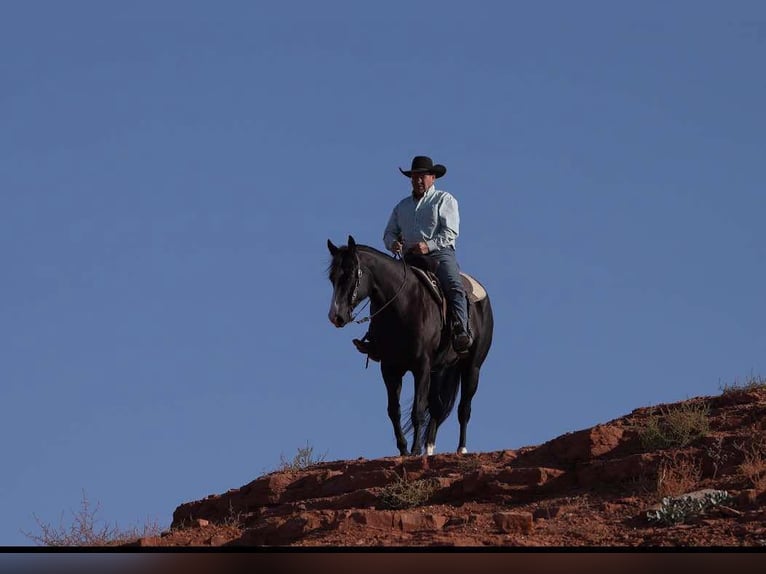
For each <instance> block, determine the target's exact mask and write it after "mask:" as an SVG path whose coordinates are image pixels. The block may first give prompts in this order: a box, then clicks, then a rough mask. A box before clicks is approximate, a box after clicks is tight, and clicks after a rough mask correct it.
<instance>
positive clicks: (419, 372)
mask: <svg viewBox="0 0 766 574" xmlns="http://www.w3.org/2000/svg"><path fill="white" fill-rule="evenodd" d="M412 376H413V378H414V379H415V397H414V399H413V401H412V414H411V415H410V417H411V419H410V420H411V421H412V450H411V451H410V454H415V455H419V454H421V453H422V451H423V434H424V433H423V431H424V430H425V429H424V428H423V426H424V425H425V420H426V409H427V408H428V392H429V388H430V386H431V365H430V364H425V365H423V366H422V367H421V368H419V369H415V370H414V371H413V373H412Z"/></svg>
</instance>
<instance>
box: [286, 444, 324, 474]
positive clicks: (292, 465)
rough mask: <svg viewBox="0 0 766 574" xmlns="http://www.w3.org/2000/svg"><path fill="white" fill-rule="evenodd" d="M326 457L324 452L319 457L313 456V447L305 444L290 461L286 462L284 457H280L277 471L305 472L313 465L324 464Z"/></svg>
mask: <svg viewBox="0 0 766 574" xmlns="http://www.w3.org/2000/svg"><path fill="white" fill-rule="evenodd" d="M326 456H327V453H326V452H325V453H324V454H321V455H319V456H315V455H314V447H313V446H309V444H308V442H307V443H306V446H305V447H303V448H299V449H298V452H297V453H296V454H295V456H294V457H293V459H292V460H289V461H288V460H287V459H285V457H284V455H280V457H279V458H280V461H281V462H280V464H279V469H278V470H281V471H291V470H292V471H295V470H305V469H307V468H309V467H311V466H314V465H315V464H319V463H320V462H324V460H325V457H326Z"/></svg>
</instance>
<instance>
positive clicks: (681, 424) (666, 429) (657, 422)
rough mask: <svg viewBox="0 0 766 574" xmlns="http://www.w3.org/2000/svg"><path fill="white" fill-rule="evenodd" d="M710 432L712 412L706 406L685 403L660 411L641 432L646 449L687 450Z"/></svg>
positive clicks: (650, 417) (652, 416)
mask: <svg viewBox="0 0 766 574" xmlns="http://www.w3.org/2000/svg"><path fill="white" fill-rule="evenodd" d="M709 432H710V408H709V407H708V406H707V405H705V404H699V403H682V404H681V405H678V406H675V407H668V408H664V409H662V408H661V409H659V412H658V413H656V414H655V413H652V414H651V415H650V416H649V419H648V420H647V422H646V424H645V426H644V427H643V428H642V429H641V430H640V431H639V438H640V439H641V444H642V445H643V447H644V448H645V449H649V450H654V449H662V448H674V447H684V446H687V445H688V444H691V443H692V442H694V441H695V440H697V439H698V438H700V437H704V436H706V435H707V434H708V433H709Z"/></svg>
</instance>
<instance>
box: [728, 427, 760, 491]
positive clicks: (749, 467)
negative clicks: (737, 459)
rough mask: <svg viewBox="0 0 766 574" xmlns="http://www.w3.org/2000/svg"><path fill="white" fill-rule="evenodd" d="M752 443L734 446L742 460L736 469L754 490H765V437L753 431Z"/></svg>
mask: <svg viewBox="0 0 766 574" xmlns="http://www.w3.org/2000/svg"><path fill="white" fill-rule="evenodd" d="M751 436H752V441H749V442H748V444H747V445H745V444H735V445H734V447H735V448H736V449H737V450H739V451H740V452H741V453H742V455H743V457H744V460H743V461H742V462H741V463H740V464H739V466H738V467H737V468H738V470H739V472H740V473H741V474H742V475H743V476H744V477H745V478H746V479H747V480H748V482H749V483H750V484H751V485H752V486H753V488H755V489H756V490H761V491H762V490H766V436H765V435H764V433H763V432H762V431H761V432H759V431H756V430H755V429H753V432H752V433H751Z"/></svg>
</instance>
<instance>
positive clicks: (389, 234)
mask: <svg viewBox="0 0 766 574" xmlns="http://www.w3.org/2000/svg"><path fill="white" fill-rule="evenodd" d="M459 230H460V214H459V212H458V207H457V200H456V199H455V198H454V197H452V196H451V195H450V194H449V193H447V192H446V191H440V190H438V189H436V188H435V187H434V186H433V185H432V186H431V187H429V188H428V189H427V190H426V192H425V193H424V194H423V197H421V198H420V199H419V200H416V199H415V198H414V196H413V195H412V194H410V195H408V196H407V197H405V198H404V199H402V200H401V201H400V202H399V203H397V204H396V207H394V210H393V212H392V213H391V217H389V218H388V224H387V225H386V230H385V231H384V232H383V244H384V245H385V246H386V249H388V250H389V251H391V244H392V243H393V242H394V241H396V240H397V239H398V240H399V241H401V242H402V243H404V250H405V251H406V250H407V248H408V247H412V246H413V245H414V244H415V243H420V242H421V241H424V242H425V243H426V245H428V250H429V251H436V250H438V249H442V248H443V247H448V246H452V247H455V240H456V239H457V236H458V232H459Z"/></svg>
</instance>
